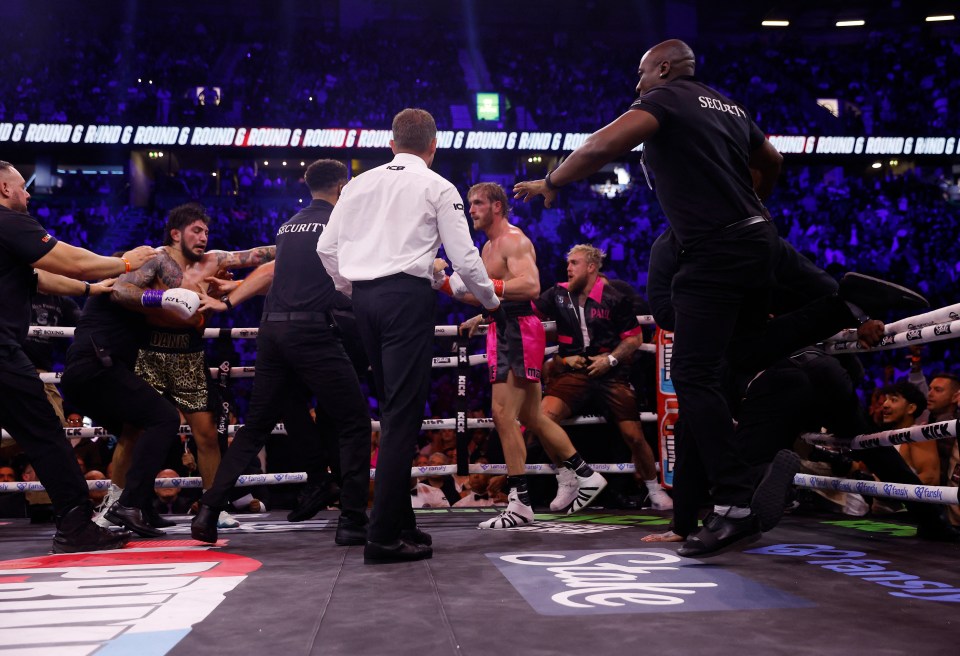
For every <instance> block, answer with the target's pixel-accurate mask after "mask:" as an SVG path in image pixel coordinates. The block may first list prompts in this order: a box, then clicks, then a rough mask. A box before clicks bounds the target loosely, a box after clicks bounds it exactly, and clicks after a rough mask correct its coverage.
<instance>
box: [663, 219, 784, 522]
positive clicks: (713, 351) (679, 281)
mask: <svg viewBox="0 0 960 656" xmlns="http://www.w3.org/2000/svg"><path fill="white" fill-rule="evenodd" d="M779 251H780V244H779V239H778V237H777V234H776V229H775V228H774V226H773V225H772V224H771V223H768V222H764V223H759V224H755V225H752V226H748V227H745V228H742V229H739V230H732V231H728V232H721V233H718V234H717V235H715V236H714V237H712V238H711V239H709V240H707V241H704V242H700V243H699V244H698V245H697V247H696V248H695V249H694V250H692V251H689V252H687V251H684V252H682V253H681V254H680V267H679V270H678V271H677V273H676V275H675V276H674V278H673V287H672V301H673V307H674V311H675V313H676V325H675V329H674V335H673V359H672V365H671V366H672V378H673V383H674V386H675V387H676V390H677V401H678V403H679V406H680V411H681V413H682V414H683V425H684V436H685V437H686V438H688V439H690V440H692V441H693V443H694V444H695V445H696V448H697V449H698V450H699V452H700V459H701V461H702V462H703V464H704V466H705V468H706V472H707V475H708V478H709V482H710V485H711V487H712V489H713V497H714V500H715V501H716V503H718V504H723V505H736V506H745V505H747V504H748V503H749V501H750V497H751V496H752V493H753V490H752V485H751V480H750V475H749V471H748V467H747V464H746V462H745V461H744V460H743V458H742V457H741V455H740V453H739V451H738V448H737V445H736V444H735V441H734V434H733V420H732V417H731V413H730V409H729V407H728V405H727V402H726V399H725V396H724V393H723V389H722V377H721V369H722V366H723V364H724V358H725V356H726V354H727V349H728V347H729V346H730V343H731V341H732V339H733V337H734V335H735V334H737V333H738V332H739V333H742V332H751V331H752V327H755V326H762V325H763V324H764V323H765V321H766V318H767V317H766V314H767V293H768V290H769V288H770V285H771V281H772V276H773V270H774V266H775V264H776V261H777V257H778V255H779ZM680 466H681V465H680V464H679V463H678V465H677V468H678V469H679V468H680Z"/></svg>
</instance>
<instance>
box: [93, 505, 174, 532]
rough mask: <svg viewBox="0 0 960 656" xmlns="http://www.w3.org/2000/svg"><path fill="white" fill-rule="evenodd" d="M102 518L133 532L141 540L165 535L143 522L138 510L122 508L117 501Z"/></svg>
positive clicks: (140, 512) (141, 513) (141, 514)
mask: <svg viewBox="0 0 960 656" xmlns="http://www.w3.org/2000/svg"><path fill="white" fill-rule="evenodd" d="M104 516H105V517H106V518H107V521H109V522H112V523H113V524H116V525H117V526H122V527H123V528H125V529H128V530H130V531H133V532H134V533H136V534H137V535H139V536H140V537H142V538H158V537H160V536H161V535H166V533H165V532H164V531H161V530H160V529H158V528H153V527H152V526H150V525H149V524H148V523H147V522H146V521H144V519H143V512H142V511H141V510H140V509H139V508H128V507H127V506H122V505H120V502H119V501H118V502H116V503H115V504H113V505H112V506H110V509H109V510H107V514H106V515H104Z"/></svg>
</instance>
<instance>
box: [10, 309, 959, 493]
mask: <svg viewBox="0 0 960 656" xmlns="http://www.w3.org/2000/svg"><path fill="white" fill-rule="evenodd" d="M637 320H638V321H639V322H640V324H641V325H647V326H650V325H654V321H653V317H652V316H650V315H640V316H638V317H637ZM485 328H486V327H485V326H482V327H481V331H480V332H481V334H482V333H483V332H484V331H485ZM544 328H545V329H546V330H547V331H548V332H549V331H551V330H553V329H555V323H554V322H552V321H547V322H544ZM258 332H259V331H258V329H257V328H207V329H205V330H204V335H203V336H204V338H207V339H256V337H257V335H258ZM29 334H30V335H32V336H38V337H41V336H42V337H58V338H72V337H73V328H70V327H57V328H48V327H44V326H31V327H30V332H29ZM958 335H960V303H958V304H954V305H951V306H947V307H944V308H940V309H937V310H933V311H930V312H926V313H923V314H920V315H917V316H914V317H907V318H905V319H901V320H899V321H895V322H893V323H890V324H887V325H886V326H885V329H884V336H883V338H882V340H881V342H880V344H879V345H877V346H876V347H872V348H866V347H863V346H862V345H861V344H860V343H858V341H857V339H856V331H855V330H852V329H850V330H844V331H841V332H840V333H837V334H836V335H834V336H833V337H831V338H829V339H827V340H826V341H825V342H824V350H825V351H826V352H827V353H831V354H840V353H866V352H873V351H882V350H889V349H894V348H900V347H903V346H913V345H920V344H926V343H931V342H936V341H942V340H947V339H953V338H955V337H957V336H958ZM434 336H435V337H437V338H458V337H460V335H459V330H458V326H451V325H441V326H436V327H435V329H434ZM671 348H672V340H671V336H670V333H668V332H666V331H662V330H660V329H659V328H658V329H656V333H655V338H654V343H652V344H643V345H641V347H640V349H639V350H640V351H642V352H647V353H652V354H654V355H655V357H656V361H657V393H658V410H659V413H653V412H641V413H640V415H639V417H638V420H639V421H641V422H646V423H656V424H657V428H658V443H659V446H660V458H659V462H658V463H657V464H658V469H659V470H660V472H661V476H662V479H663V483H664V486H665V487H667V488H668V489H669V487H671V484H672V472H673V464H674V462H673V453H674V442H673V438H674V435H673V427H674V425H675V423H676V417H677V414H678V411H679V409H678V407H677V404H676V396H675V394H674V393H673V387H672V382H671V381H670V376H669V370H670V364H669V362H670V352H671ZM456 350H457V354H456V355H455V356H442V357H434V358H433V360H432V366H433V368H434V369H449V368H455V369H456V370H457V372H456V373H457V402H456V405H457V414H456V416H455V417H452V418H444V419H427V420H425V421H424V422H423V424H422V430H423V431H431V430H449V429H453V430H454V431H455V433H456V436H457V454H458V462H457V464H456V465H433V466H420V467H411V470H410V476H411V478H424V477H431V476H450V475H454V474H457V475H460V476H465V475H467V474H489V475H505V474H506V473H507V471H506V465H505V464H503V463H496V464H468V463H467V451H466V448H465V447H466V444H467V439H468V437H467V431H469V430H473V429H478V428H479V429H492V428H493V427H494V425H493V419H492V418H490V417H484V418H472V417H467V416H466V408H467V400H468V390H467V380H468V377H467V369H468V368H469V367H474V366H483V365H486V362H487V356H486V353H479V354H468V353H467V347H465V346H462V345H459V344H458V345H456ZM556 352H557V347H556V346H550V347H548V348H547V349H546V351H545V354H544V356H545V358H548V357H550V356H552V355H553V354H554V353H556ZM255 373H256V368H255V367H249V366H246V367H234V366H231V365H230V364H229V362H223V363H221V364H220V366H219V367H211V368H210V374H211V376H213V377H214V378H215V379H217V380H218V382H219V384H220V386H221V388H223V387H225V386H226V384H227V383H228V381H229V380H230V379H231V378H251V377H253V376H254V375H255ZM60 376H61V372H51V373H43V374H40V379H41V380H42V381H43V382H44V383H57V382H58V381H59V380H60ZM224 412H225V408H224ZM224 412H221V417H220V422H218V423H220V424H221V426H220V428H221V430H222V431H223V432H224V434H225V435H234V434H235V433H236V432H237V430H239V429H240V428H241V427H242V424H235V425H229V426H225V425H224V419H225V417H224ZM560 423H561V425H563V426H585V425H598V424H605V423H606V420H605V419H604V417H602V416H596V415H585V416H579V417H572V418H570V419H568V420H565V421H562V422H560ZM379 430H380V423H379V422H378V421H376V420H371V431H373V432H376V431H379ZM64 432H65V435H66V437H68V438H70V437H73V438H77V437H79V438H84V437H87V438H99V437H104V436H106V435H107V434H108V433H107V431H106V430H105V429H104V428H102V427H83V428H65V429H64ZM180 433H181V434H190V427H189V426H181V427H180ZM958 433H960V422H958V421H957V420H952V421H946V422H940V423H937V424H929V425H924V426H914V427H912V428H909V429H906V430H895V431H881V432H878V433H871V434H866V435H858V436H856V437H855V438H853V439H851V440H840V439H838V438H836V437H834V436H831V435H826V434H805V435H802V436H801V437H802V438H803V439H804V440H805V441H807V442H808V443H810V444H814V445H817V446H824V447H829V448H833V449H840V450H858V449H865V448H873V447H879V446H897V445H899V444H903V443H906V442H920V441H927V440H936V439H951V438H956V437H957V436H958ZM273 434H275V435H285V434H286V430H285V429H284V426H283V424H278V425H277V426H276V427H275V428H274V430H273ZM2 437H3V438H4V439H8V438H9V435H8V434H7V433H6V431H3V433H2ZM590 466H591V467H592V468H593V469H594V470H596V471H599V472H601V473H604V474H634V473H635V472H636V467H635V466H634V464H633V463H632V462H626V463H591V464H590ZM526 471H527V474H529V475H555V474H556V472H557V467H556V465H553V464H539V463H535V464H527V467H526ZM370 476H371V478H375V477H376V469H375V468H371V469H370ZM306 481H307V475H306V473H305V472H285V473H270V474H252V475H244V476H241V477H240V478H239V479H238V481H237V487H249V486H260V485H286V484H296V483H304V482H306ZM110 483H111V481H110V480H109V479H107V480H98V481H88V485H89V487H90V489H92V490H103V489H109V486H110ZM794 484H795V485H796V486H798V487H804V488H810V489H825V490H835V491H841V492H851V493H857V494H867V495H869V496H875V497H881V498H888V499H894V500H899V501H904V500H906V501H919V502H924V503H934V504H944V505H957V504H958V503H960V499H958V488H955V487H950V486H923V485H921V486H913V485H903V484H898V483H884V482H876V481H862V480H854V479H843V478H836V477H826V476H813V475H808V474H797V475H796V477H795V479H794ZM156 486H157V487H180V488H201V487H202V482H201V479H200V478H199V477H182V478H170V479H157V482H156ZM42 490H43V487H42V485H41V484H40V483H39V482H27V483H0V493H2V492H23V491H31V492H33V491H42Z"/></svg>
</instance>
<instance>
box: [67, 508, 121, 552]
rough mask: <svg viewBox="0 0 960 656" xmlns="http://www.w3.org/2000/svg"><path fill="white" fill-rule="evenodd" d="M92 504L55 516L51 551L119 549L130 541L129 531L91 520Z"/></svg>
mask: <svg viewBox="0 0 960 656" xmlns="http://www.w3.org/2000/svg"><path fill="white" fill-rule="evenodd" d="M92 517H93V506H92V505H91V504H89V503H84V504H80V505H79V506H75V507H73V508H71V509H70V510H68V511H67V512H65V513H63V514H62V515H59V516H57V518H56V522H57V533H56V535H54V536H53V548H52V552H53V553H77V552H81V551H102V550H105V549H119V548H121V547H122V546H123V545H125V544H126V543H127V542H129V541H130V537H131V533H130V531H111V530H109V529H105V528H102V527H100V526H97V525H96V524H94V523H93V522H92V521H91V518H92Z"/></svg>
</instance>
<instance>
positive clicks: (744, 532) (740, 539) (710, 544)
mask: <svg viewBox="0 0 960 656" xmlns="http://www.w3.org/2000/svg"><path fill="white" fill-rule="evenodd" d="M761 535H762V534H761V533H760V520H759V519H758V518H757V516H756V515H752V514H751V515H747V516H746V517H742V518H739V519H733V518H731V517H729V516H727V515H718V514H717V513H715V512H712V513H710V514H709V515H707V518H706V519H705V520H703V526H702V527H701V528H700V530H699V531H697V533H695V534H694V535H691V536H690V537H688V538H687V541H686V542H684V543H683V545H682V546H681V547H680V548H679V549H678V550H677V554H678V555H680V556H683V557H684V558H710V557H712V556H719V555H720V554H722V553H725V552H727V551H731V550H733V549H738V548H740V547H745V546H746V545H748V544H750V543H752V542H756V541H757V540H759V539H760V536H761Z"/></svg>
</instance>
